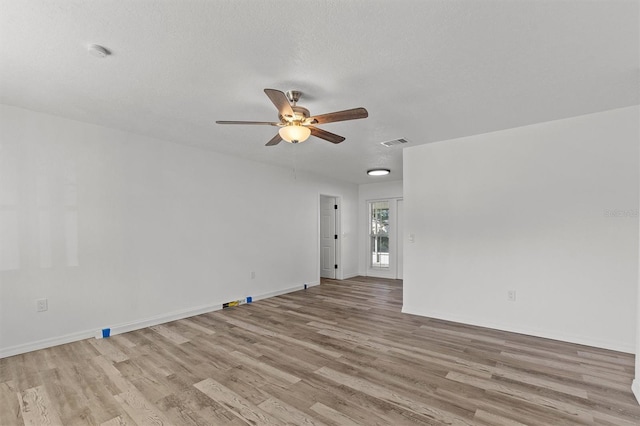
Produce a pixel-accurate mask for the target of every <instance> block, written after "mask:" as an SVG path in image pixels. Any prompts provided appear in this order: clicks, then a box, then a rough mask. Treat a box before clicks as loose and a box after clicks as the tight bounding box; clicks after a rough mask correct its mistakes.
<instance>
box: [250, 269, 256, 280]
mask: <svg viewBox="0 0 640 426" xmlns="http://www.w3.org/2000/svg"><path fill="white" fill-rule="evenodd" d="M255 278H256V272H255V271H251V279H252V280H253V279H255Z"/></svg>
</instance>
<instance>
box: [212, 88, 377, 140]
mask: <svg viewBox="0 0 640 426" xmlns="http://www.w3.org/2000/svg"><path fill="white" fill-rule="evenodd" d="M264 93H266V94H267V96H268V97H269V99H271V102H273V104H274V105H275V106H276V108H277V109H278V118H279V119H280V121H276V122H270V121H216V123H218V124H251V125H262V126H277V127H280V130H279V131H278V134H276V135H275V136H274V137H273V138H272V139H271V140H270V141H269V142H267V144H266V146H273V145H277V144H279V143H280V142H281V141H283V140H284V141H287V142H289V143H300V142H304V141H306V140H307V139H308V138H309V136H310V135H313V136H315V137H317V138H320V139H324V140H326V141H329V142H331V143H334V144H338V143H340V142H342V141H344V140H345V138H344V137H342V136H340V135H336V134H335V133H331V132H327V131H326V130H322V129H319V128H318V127H315V125H316V124H325V123H335V122H336V121H347V120H356V119H359V118H367V117H368V116H369V113H368V112H367V110H366V109H364V108H353V109H347V110H344V111H336V112H330V113H327V114H322V115H314V116H311V115H310V114H309V110H308V109H306V108H304V107H301V106H298V105H296V103H297V102H298V100H299V99H300V96H301V95H302V92H299V91H297V90H290V91H288V92H287V93H284V92H281V91H280V90H275V89H264Z"/></svg>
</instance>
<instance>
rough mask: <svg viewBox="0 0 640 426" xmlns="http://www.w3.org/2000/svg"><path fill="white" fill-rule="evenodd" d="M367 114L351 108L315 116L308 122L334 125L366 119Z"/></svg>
mask: <svg viewBox="0 0 640 426" xmlns="http://www.w3.org/2000/svg"><path fill="white" fill-rule="evenodd" d="M368 116H369V113H368V112H367V110H366V109H364V108H362V107H360V108H352V109H346V110H344V111H336V112H329V113H327V114H322V115H316V116H314V117H310V118H309V121H311V123H313V124H324V123H335V122H336V121H347V120H357V119H359V118H367V117H368Z"/></svg>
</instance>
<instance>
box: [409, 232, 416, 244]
mask: <svg viewBox="0 0 640 426" xmlns="http://www.w3.org/2000/svg"><path fill="white" fill-rule="evenodd" d="M415 241H416V236H415V234H409V242H410V243H415Z"/></svg>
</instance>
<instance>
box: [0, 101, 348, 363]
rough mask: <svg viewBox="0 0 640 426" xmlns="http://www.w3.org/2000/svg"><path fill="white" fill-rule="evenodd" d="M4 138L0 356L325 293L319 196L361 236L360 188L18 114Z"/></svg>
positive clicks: (6, 112)
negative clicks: (257, 302)
mask: <svg viewBox="0 0 640 426" xmlns="http://www.w3.org/2000/svg"><path fill="white" fill-rule="evenodd" d="M0 129H1V133H0V142H1V145H0V149H1V151H0V232H1V234H0V246H1V249H0V356H8V355H11V354H14V353H19V352H24V351H28V350H32V349H35V348H38V347H44V346H48V345H52V344H57V343H60V342H63V341H71V340H74V339H79V338H83V337H87V336H91V335H93V334H94V332H95V331H96V330H100V329H102V328H106V327H115V326H118V325H120V326H123V327H121V329H123V328H127V327H126V325H128V326H129V328H131V327H133V326H135V325H144V324H149V323H153V322H156V323H157V322H161V321H163V320H167V319H170V318H174V317H179V316H185V315H187V314H193V313H194V312H201V311H207V310H211V309H214V308H216V307H217V306H219V304H221V303H223V302H226V301H229V300H235V299H238V298H243V297H246V296H253V297H260V296H265V295H271V294H275V293H279V292H286V291H291V290H292V289H298V288H299V289H302V287H303V284H305V283H307V284H313V283H317V282H318V279H319V253H318V214H319V213H318V208H319V207H318V203H319V194H320V193H329V194H335V195H338V196H340V197H341V202H342V232H343V233H346V234H347V235H355V233H356V231H355V230H356V221H357V202H358V192H357V191H358V189H357V186H356V185H352V184H345V183H339V182H335V181H330V180H328V179H323V178H318V177H312V176H308V175H304V174H302V173H300V172H298V173H297V177H294V174H293V173H292V171H291V170H288V169H284V168H279V167H273V166H269V165H265V164H261V163H256V162H251V161H247V160H243V159H239V158H234V157H230V156H226V155H222V154H217V153H214V152H208V151H204V150H200V149H196V148H191V147H186V146H183V145H179V144H175V143H171V142H167V141H162V140H157V139H151V138H146V137H142V136H138V135H134V134H130V133H125V132H121V131H117V130H113V129H109V128H104V127H99V126H94V125H89V124H84V123H79V122H75V121H70V120H65V119H61V118H57V117H53V116H48V115H44V114H39V113H35V112H30V111H26V110H22V109H18V108H13V107H9V106H0ZM284 148H290V147H289V146H285V147H284ZM356 250H357V241H356V239H355V238H350V239H349V238H348V239H345V241H343V267H344V268H345V271H356V270H357V256H356ZM250 271H255V273H256V278H255V279H253V280H252V279H250ZM38 298H48V301H49V310H48V311H47V312H44V313H36V302H35V301H36V299H38Z"/></svg>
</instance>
